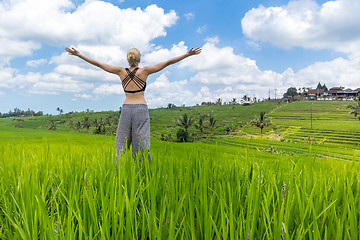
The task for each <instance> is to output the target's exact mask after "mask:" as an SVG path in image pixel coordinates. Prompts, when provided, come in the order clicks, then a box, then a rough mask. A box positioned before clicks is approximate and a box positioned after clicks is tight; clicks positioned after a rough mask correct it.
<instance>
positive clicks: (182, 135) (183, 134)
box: [176, 128, 189, 142]
mask: <svg viewBox="0 0 360 240" xmlns="http://www.w3.org/2000/svg"><path fill="white" fill-rule="evenodd" d="M176 137H177V139H178V141H179V142H187V141H188V140H189V133H188V132H187V131H186V130H184V129H182V128H180V129H179V130H178V131H177V133H176Z"/></svg>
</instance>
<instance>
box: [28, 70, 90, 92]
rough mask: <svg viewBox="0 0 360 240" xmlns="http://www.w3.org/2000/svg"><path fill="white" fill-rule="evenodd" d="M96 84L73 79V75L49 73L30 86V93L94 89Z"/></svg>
mask: <svg viewBox="0 0 360 240" xmlns="http://www.w3.org/2000/svg"><path fill="white" fill-rule="evenodd" d="M93 87H94V84H92V83H86V82H80V81H76V80H74V79H72V78H71V77H65V76H62V75H60V74H57V73H47V74H44V75H41V76H40V78H39V79H38V80H37V81H36V82H35V83H33V84H32V85H31V86H30V89H29V90H28V93H30V94H46V95H47V94H50V95H55V94H59V92H73V93H77V92H82V91H85V90H88V89H92V88H93Z"/></svg>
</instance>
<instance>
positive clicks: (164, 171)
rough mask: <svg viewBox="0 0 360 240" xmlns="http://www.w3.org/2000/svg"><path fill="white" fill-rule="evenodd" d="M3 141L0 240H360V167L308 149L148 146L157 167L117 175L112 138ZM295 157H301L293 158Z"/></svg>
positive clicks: (9, 131)
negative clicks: (299, 150)
mask: <svg viewBox="0 0 360 240" xmlns="http://www.w3.org/2000/svg"><path fill="white" fill-rule="evenodd" d="M0 130H1V132H2V138H1V139H0V238H1V239H357V238H358V235H359V230H358V226H359V224H360V214H359V211H357V209H358V206H359V203H360V192H359V191H358V189H359V188H360V176H359V174H358V173H359V171H360V166H359V164H358V162H355V161H353V162H351V161H335V160H334V159H331V158H321V159H320V158H318V157H317V153H315V150H314V149H313V148H310V147H309V145H305V144H292V143H281V142H279V141H277V142H275V141H273V142H270V141H267V140H264V141H256V140H253V141H252V140H251V141H250V140H249V139H241V141H243V142H244V146H245V147H229V146H225V143H224V145H219V144H218V145H210V144H205V143H192V144H186V143H185V144H178V143H164V142H158V141H152V156H153V158H152V161H151V165H149V164H148V163H147V161H144V162H142V164H141V165H139V163H138V162H134V160H133V158H132V153H131V151H128V152H127V154H126V155H125V157H124V158H123V161H122V163H121V164H120V165H119V168H118V169H117V171H116V173H115V174H114V170H115V168H116V161H115V159H116V156H115V153H114V149H113V141H114V138H113V137H110V136H99V135H88V134H82V133H74V132H64V131H58V132H53V131H47V130H46V131H45V130H41V129H40V130H30V129H13V128H8V127H4V126H0ZM20 131H21V132H20ZM14 133H16V134H14ZM19 133H20V134H19ZM224 140H231V138H226V139H224ZM211 141H215V140H211ZM249 141H250V142H249ZM273 143H274V144H275V143H276V144H277V145H276V146H273ZM252 144H263V145H262V147H260V146H259V147H258V149H256V148H252ZM265 144H267V145H265ZM246 145H247V146H248V147H246ZM270 146H271V147H270ZM299 147H300V148H301V149H302V150H303V152H296V153H294V155H290V154H288V153H289V152H288V151H296V150H297V149H298V148H299ZM286 149H287V150H286ZM324 150H325V147H324ZM330 150H331V151H334V152H335V151H346V150H345V149H339V148H338V147H337V148H335V147H334V149H329V150H325V152H326V151H327V152H328V153H329V151H330ZM349 152H350V150H349ZM352 152H354V151H352ZM314 176H315V177H314Z"/></svg>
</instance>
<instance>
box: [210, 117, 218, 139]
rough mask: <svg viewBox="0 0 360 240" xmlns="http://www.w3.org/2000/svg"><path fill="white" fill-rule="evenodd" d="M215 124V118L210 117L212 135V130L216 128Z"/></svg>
mask: <svg viewBox="0 0 360 240" xmlns="http://www.w3.org/2000/svg"><path fill="white" fill-rule="evenodd" d="M215 124H216V120H215V118H214V117H212V116H210V118H209V127H210V132H211V136H212V130H213V129H214V127H215Z"/></svg>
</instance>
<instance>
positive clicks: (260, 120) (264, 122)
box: [251, 112, 273, 140]
mask: <svg viewBox="0 0 360 240" xmlns="http://www.w3.org/2000/svg"><path fill="white" fill-rule="evenodd" d="M271 124H273V123H272V122H271V120H270V119H269V118H265V112H260V116H255V119H254V120H252V121H251V125H253V126H257V127H259V128H260V129H261V140H262V135H263V134H262V133H263V128H264V127H267V126H270V125H271Z"/></svg>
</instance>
